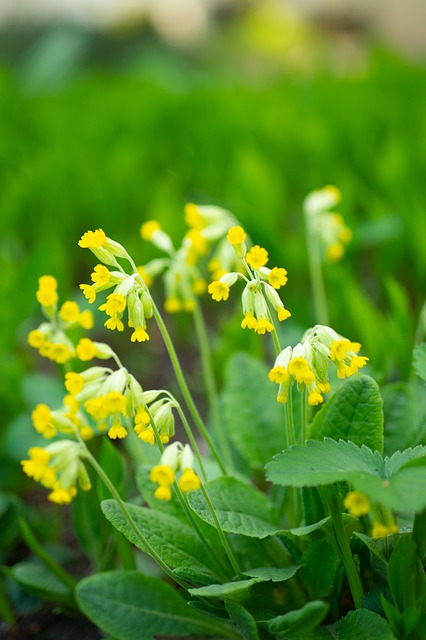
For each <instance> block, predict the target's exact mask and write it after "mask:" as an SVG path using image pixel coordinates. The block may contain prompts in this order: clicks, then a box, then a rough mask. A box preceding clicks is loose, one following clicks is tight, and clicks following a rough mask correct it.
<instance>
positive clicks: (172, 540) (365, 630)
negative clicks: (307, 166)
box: [22, 187, 426, 640]
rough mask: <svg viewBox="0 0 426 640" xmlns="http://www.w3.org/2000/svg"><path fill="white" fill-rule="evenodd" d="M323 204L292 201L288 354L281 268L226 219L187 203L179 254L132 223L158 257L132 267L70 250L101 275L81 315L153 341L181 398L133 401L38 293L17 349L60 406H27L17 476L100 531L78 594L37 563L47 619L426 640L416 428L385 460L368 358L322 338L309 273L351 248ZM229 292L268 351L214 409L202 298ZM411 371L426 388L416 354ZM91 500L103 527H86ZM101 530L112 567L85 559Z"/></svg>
mask: <svg viewBox="0 0 426 640" xmlns="http://www.w3.org/2000/svg"><path fill="white" fill-rule="evenodd" d="M339 198H340V194H339V192H338V190H337V189H336V188H335V187H326V188H324V189H321V190H318V191H315V192H313V193H312V194H310V195H309V196H308V198H307V199H306V201H305V214H306V229H307V238H308V248H309V257H310V261H311V274H312V280H313V288H314V299H313V300H314V305H315V311H316V315H317V317H318V320H319V321H320V322H321V323H320V324H316V325H315V326H314V327H312V328H308V329H307V330H306V331H305V333H304V334H303V335H302V336H301V339H300V341H299V342H298V343H297V344H295V345H289V344H287V339H286V331H285V325H284V328H283V326H282V323H284V322H285V321H286V320H287V319H288V318H289V317H290V315H291V314H290V311H289V310H288V309H287V308H286V307H285V305H284V302H283V300H282V296H281V290H282V287H284V286H285V285H286V284H287V280H288V274H287V271H286V269H285V268H284V267H283V266H272V267H269V266H267V264H268V252H267V250H266V249H265V248H263V247H260V246H259V245H253V243H252V242H251V240H250V238H248V236H247V234H246V232H245V230H244V229H243V228H242V226H241V225H240V224H239V223H238V220H236V219H235V217H234V216H233V215H232V214H231V213H230V212H228V211H225V210H224V209H221V208H219V207H212V206H197V205H194V204H190V205H187V207H186V212H185V217H186V222H187V224H188V227H189V228H188V231H187V233H186V234H185V236H184V238H183V240H182V244H181V246H180V247H179V248H178V249H176V248H175V247H174V245H173V242H172V239H171V238H170V236H169V235H168V234H167V233H166V232H165V231H164V230H163V229H162V228H161V226H160V224H159V223H158V222H157V221H148V222H145V223H144V224H143V225H142V227H141V236H142V238H143V239H144V240H146V241H150V242H151V243H152V244H153V245H154V246H155V247H157V248H158V249H159V250H160V251H161V252H162V253H163V256H162V257H159V258H155V259H154V260H152V261H150V262H148V263H146V264H144V265H143V266H139V267H138V266H137V265H136V263H135V262H134V260H133V259H132V257H131V256H130V255H129V254H128V252H127V251H126V249H125V248H124V247H123V246H122V245H121V244H119V243H118V242H116V241H115V240H112V239H111V238H109V237H108V236H107V235H106V234H105V233H104V231H103V230H101V229H98V230H96V231H88V232H86V233H84V235H83V236H82V237H81V239H80V241H79V245H80V247H82V248H87V249H89V250H91V251H92V252H93V254H94V255H95V257H96V258H97V260H98V261H99V262H98V264H96V266H95V267H94V270H93V273H92V274H91V283H90V284H82V285H80V288H81V290H82V292H83V294H84V296H85V298H86V299H87V301H88V302H89V303H90V304H93V303H95V302H97V301H98V296H99V297H100V296H102V303H101V304H100V305H99V306H98V309H99V310H100V311H101V312H104V313H105V315H106V319H105V321H104V325H105V327H106V328H107V329H108V330H110V331H118V332H122V333H124V332H125V331H126V327H125V324H127V325H128V327H129V328H130V340H131V342H133V343H144V342H147V341H149V340H150V335H151V333H152V327H153V325H154V323H155V324H156V325H157V328H158V331H159V333H160V335H161V337H162V338H163V341H164V344H165V346H166V349H167V351H168V354H169V357H170V362H171V365H172V368H173V370H174V372H175V375H176V379H177V383H178V386H179V391H180V393H179V397H177V396H175V394H172V393H171V392H170V391H169V390H167V389H150V388H145V382H144V386H142V384H141V382H140V381H139V380H138V379H137V377H136V376H135V375H134V374H133V373H131V372H130V371H128V369H127V367H126V366H124V364H123V363H122V362H121V360H120V358H119V356H118V354H117V353H116V352H115V351H114V350H113V349H112V348H111V347H110V346H109V345H108V344H107V343H105V342H98V341H93V340H91V339H90V338H88V337H83V338H80V339H79V340H74V339H73V337H72V330H73V328H75V327H76V326H78V327H80V328H83V329H85V330H90V329H91V328H92V326H93V317H92V314H91V313H90V311H88V310H85V311H80V307H79V306H78V305H77V303H75V302H73V301H66V302H64V303H63V304H62V306H60V307H59V306H58V293H57V281H56V279H55V278H54V277H53V276H50V275H45V276H42V277H41V278H40V279H39V289H38V291H37V299H38V301H39V302H40V304H41V308H42V312H43V314H44V317H45V319H44V321H43V322H42V323H41V324H40V325H39V326H38V328H37V329H34V330H32V331H31V332H30V334H29V336H28V341H29V344H30V345H31V346H32V347H34V348H36V349H38V351H39V353H40V355H41V356H43V357H46V358H49V359H50V360H52V361H54V362H56V363H58V364H60V365H61V366H63V374H64V385H65V389H66V394H65V396H64V399H63V403H62V406H60V407H56V408H51V407H50V406H48V405H47V404H45V403H39V404H38V405H37V406H36V407H35V409H34V411H33V413H32V421H33V425H34V427H35V429H36V431H37V432H38V433H39V434H41V436H43V437H44V438H45V439H47V440H49V441H50V442H49V444H47V445H46V446H34V447H32V448H30V450H29V452H28V457H27V458H26V459H24V460H23V461H22V468H23V471H24V472H25V474H26V475H27V476H30V477H31V478H33V479H34V480H36V481H37V482H40V483H41V484H42V485H43V486H44V487H45V488H46V489H47V490H48V498H49V500H51V501H53V502H55V503H58V504H70V503H71V505H72V508H74V518H75V522H76V523H77V524H76V528H78V529H80V530H81V529H82V528H86V530H89V533H90V535H91V536H92V537H93V535H94V534H93V531H94V530H96V527H98V528H99V530H100V531H101V532H102V533H101V534H100V536H99V541H98V543H97V544H96V545H95V546H96V552H95V553H94V554H92V556H93V557H96V558H97V562H94V563H93V564H94V565H95V566H96V564H97V566H98V569H99V570H98V572H95V573H94V574H93V575H91V576H89V577H83V578H76V577H75V576H71V575H70V574H68V573H67V572H66V571H65V569H64V567H62V566H60V565H59V564H58V563H57V562H56V561H55V560H53V559H52V558H49V556H47V554H46V553H45V552H43V553H42V554H41V556H40V557H42V559H43V560H44V562H45V564H46V572H47V573H46V575H47V576H48V577H47V578H46V579H45V582H44V584H45V591H46V592H47V593H48V595H49V593H50V596H52V593H53V592H54V591H55V588H54V585H55V584H57V583H58V581H59V583H60V585H61V589H62V590H61V596H62V602H63V603H65V605H66V606H69V607H75V608H78V609H79V610H80V611H81V612H82V613H83V614H84V615H86V616H87V617H88V618H89V619H90V620H92V621H93V622H95V623H96V624H97V625H98V626H99V627H100V628H101V629H102V630H103V631H105V632H106V633H108V634H110V635H112V636H113V637H115V638H119V639H122V640H127V639H129V640H130V639H131V638H135V637H138V638H147V639H148V638H152V637H153V636H155V637H157V636H172V637H184V636H211V637H216V638H231V639H232V638H236V639H237V638H246V639H248V640H257V639H258V638H299V639H300V638H309V639H312V640H315V639H318V640H320V639H322V638H333V637H340V638H347V639H348V640H350V639H352V638H353V639H355V638H367V637H370V638H373V637H374V638H377V639H378V638H380V639H383V640H385V639H387V638H400V639H404V638H413V639H414V638H424V637H426V635H425V634H426V579H425V574H424V569H423V564H422V563H423V561H424V559H425V554H426V533H425V532H426V527H425V525H426V492H425V491H424V482H425V480H426V447H425V446H423V445H422V444H420V442H421V441H422V438H423V435H422V433H421V431H419V430H417V435H416V436H414V428H413V432H412V433H413V440H416V442H411V443H410V444H414V445H416V444H417V446H414V447H413V448H408V449H405V450H404V451H400V450H399V448H398V447H395V449H394V451H389V447H386V446H385V445H386V440H385V434H386V430H385V428H384V416H383V400H382V397H381V393H380V389H379V386H378V384H377V382H376V381H375V380H374V379H373V378H372V377H370V376H369V375H365V374H364V373H359V371H360V370H361V369H363V368H364V367H366V366H367V365H368V358H367V357H366V356H364V355H360V352H361V345H360V344H359V343H358V342H355V341H352V340H351V339H348V338H346V337H344V336H342V335H340V334H339V333H338V332H337V331H336V330H335V329H333V328H331V327H330V326H328V325H329V323H328V310H327V301H326V297H325V287H324V282H323V279H322V264H323V262H324V260H331V261H336V260H338V259H340V258H341V257H342V255H343V253H344V246H345V244H347V243H348V242H349V241H350V238H351V232H350V230H349V229H348V227H346V226H345V224H344V222H343V219H342V218H341V216H339V215H338V214H335V213H332V212H331V211H330V209H331V208H332V207H333V206H334V205H335V204H336V203H337V202H338V200H339ZM205 267H207V268H208V269H210V272H211V273H212V281H211V282H210V284H208V285H207V283H206V278H205V276H203V273H204V269H205ZM160 276H161V277H162V278H163V279H164V286H165V303H164V307H165V310H166V311H167V312H169V313H177V312H184V313H188V314H190V315H191V316H192V318H193V321H194V328H195V329H194V331H195V335H196V336H197V338H198V341H199V342H198V344H199V353H200V362H201V368H202V374H203V375H202V380H203V382H204V384H205V392H206V398H207V403H208V406H209V412H208V415H209V420H208V426H207V425H206V422H205V419H204V418H203V416H202V415H201V413H200V411H199V410H198V408H197V406H196V403H195V401H194V398H193V392H192V391H191V389H190V385H189V384H188V382H187V378H186V376H185V374H184V371H183V368H182V366H181V364H180V361H179V358H178V355H177V352H176V350H175V347H174V344H173V341H172V339H171V337H170V334H169V332H168V329H167V327H166V324H165V322H164V320H163V317H162V314H161V313H160V311H159V309H158V306H157V304H156V302H155V301H154V297H153V294H152V288H151V287H152V282H153V280H154V279H155V278H158V277H160ZM240 283H242V285H243V289H242V292H241V303H242V314H243V315H242V320H241V328H242V329H248V330H252V331H253V332H254V333H255V334H257V335H258V336H259V340H262V339H263V340H265V339H268V338H269V336H270V337H271V340H270V347H271V348H273V349H274V350H275V354H274V355H272V352H269V351H267V352H266V353H267V356H266V357H267V365H265V363H264V362H262V361H260V360H259V359H257V358H255V357H253V356H252V355H250V354H248V353H247V352H237V353H234V354H231V355H230V357H229V359H228V364H227V368H226V371H225V376H224V378H225V380H224V385H223V388H222V389H221V392H220V394H219V393H218V390H217V383H216V380H215V373H214V366H213V360H212V354H211V349H210V341H209V339H208V333H207V330H206V326H205V324H204V320H203V314H202V311H201V306H200V303H199V299H198V298H199V296H200V295H201V294H203V293H204V291H205V290H206V289H207V291H208V293H209V294H210V295H211V297H212V299H213V300H214V301H216V302H219V303H220V302H222V301H227V300H228V299H229V298H230V297H231V289H233V290H235V289H238V286H239V284H240ZM104 292H105V293H106V299H104V297H103V295H104ZM283 341H285V343H286V346H285V347H284V348H283V347H282V342H283ZM141 348H142V347H141ZM415 354H416V355H415V366H416V370H417V372H418V374H419V375H420V376H421V377H422V378H423V379H426V366H425V362H426V352H425V345H420V346H419V347H417V349H416V352H415ZM92 360H95V361H96V360H100V361H102V362H104V361H105V362H106V361H108V363H109V366H100V364H91V363H92ZM147 383H149V381H147ZM275 385H278V391H277V393H276V386H275ZM328 394H330V397H329V399H326V396H327V395H328ZM400 401H401V396H400V395H399V396H398V393H396V394H395V395H394V402H395V403H397V402H400ZM176 420H178V423H177V422H176ZM407 428H408V427H407ZM416 428H417V427H416ZM177 429H179V432H181V433H182V436H183V437H182V439H184V440H185V443H182V442H181V441H180V440H178V439H176V433H175V432H176V430H177ZM120 441H122V444H121V442H120ZM401 441H403V439H402V438H401ZM112 443H114V444H115V445H117V446H113V444H112ZM384 450H386V451H387V452H388V453H389V454H390V455H385V456H384V455H383V453H384ZM202 451H204V453H202ZM123 461H125V462H126V465H127V466H128V469H129V470H130V478H127V480H126V478H125V476H124V464H123ZM94 485H96V489H97V492H98V496H99V497H100V499H101V509H102V512H103V515H104V516H105V518H106V521H108V522H106V521H103V524H102V525H99V523H98V522H97V523H96V525H92V524H90V523H89V524H88V523H87V522H86V521H85V519H86V518H87V516H88V511H87V505H91V506H89V510H90V509H92V508H94V507H93V505H94V504H95V503H96V502H97V499H96V497H95V498H94V502H93V500H92V501H91V502H87V501H86V498H87V500H89V498H88V496H89V495H91V494H93V493H94V491H93V488H92V487H94ZM126 493H127V495H128V497H127V499H126V497H125V496H126ZM95 513H96V511H95ZM98 515H99V518H102V515H101V513H100V512H99V514H98ZM91 527H92V530H91V531H90V529H91ZM105 527H107V531H108V533H107V534H105ZM111 527H112V528H111ZM112 531H116V532H117V538H116V545H117V549H118V555H117V560H116V562H117V563H119V568H117V566H116V564H115V562H110V563H109V564H107V565H102V563H101V562H99V558H100V557H101V556H102V555H103V554H104V553H105V549H103V548H102V544H105V543H106V541H109V544H110V541H111V539H110V537H108V536H111V532H112ZM86 538H87V535H86ZM27 540H28V541H29V544H30V545H31V544H32V546H33V550H37V546H36V545H35V543H34V541H33V543H31V541H32V538H31V534H30V533H28V536H27ZM126 541H128V543H129V544H128V545H127V543H126ZM135 548H136V549H135ZM141 552H142V553H141ZM89 555H90V554H89ZM93 557H92V559H93ZM145 557H148V558H150V559H151V561H153V563H154V564H146V562H144V561H143V558H145ZM108 567H112V568H110V570H108V571H105V568H108ZM403 567H405V568H404V570H403ZM49 579H50V580H51V581H52V583H51V584H52V586H51V587H49ZM28 580H29V581H30V582H31V578H28V576H27V581H28ZM35 581H36V578H34V579H33V582H35ZM46 585H47V586H46Z"/></svg>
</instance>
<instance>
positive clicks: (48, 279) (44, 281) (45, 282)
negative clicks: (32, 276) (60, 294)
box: [38, 276, 58, 291]
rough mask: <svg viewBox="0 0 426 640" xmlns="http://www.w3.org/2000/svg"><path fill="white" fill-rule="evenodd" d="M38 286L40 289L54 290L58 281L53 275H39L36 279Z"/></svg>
mask: <svg viewBox="0 0 426 640" xmlns="http://www.w3.org/2000/svg"><path fill="white" fill-rule="evenodd" d="M38 288H39V289H40V291H56V289H57V288H58V282H57V280H56V278H54V277H53V276H41V277H40V278H39V279H38Z"/></svg>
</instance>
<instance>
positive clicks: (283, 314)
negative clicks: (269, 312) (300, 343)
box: [277, 307, 291, 322]
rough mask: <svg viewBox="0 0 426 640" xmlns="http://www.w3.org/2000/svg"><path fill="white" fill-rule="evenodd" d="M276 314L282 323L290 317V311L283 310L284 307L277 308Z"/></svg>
mask: <svg viewBox="0 0 426 640" xmlns="http://www.w3.org/2000/svg"><path fill="white" fill-rule="evenodd" d="M277 314H278V320H279V321H280V322H283V320H287V318H290V316H291V313H290V311H289V310H288V309H285V308H284V307H278V309H277Z"/></svg>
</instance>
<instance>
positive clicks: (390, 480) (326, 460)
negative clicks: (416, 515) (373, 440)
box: [266, 438, 426, 512]
mask: <svg viewBox="0 0 426 640" xmlns="http://www.w3.org/2000/svg"><path fill="white" fill-rule="evenodd" d="M425 452H426V449H425V448H424V447H420V446H419V447H416V448H415V449H412V450H411V449H409V450H407V451H405V452H402V453H400V452H397V453H395V454H394V455H393V456H392V457H391V458H390V459H388V458H386V459H383V458H382V457H381V455H380V454H379V452H378V451H375V452H373V451H371V450H370V449H368V448H367V447H365V446H364V445H363V446H361V447H358V446H356V445H355V444H354V443H352V442H344V441H343V440H340V441H339V442H336V441H335V440H332V439H331V438H325V439H324V442H319V441H316V440H308V441H307V443H306V445H304V446H302V445H297V446H294V447H291V448H290V449H287V450H286V451H283V452H282V453H281V454H279V455H277V456H276V457H275V459H274V460H273V461H272V462H270V463H269V464H268V465H267V466H266V470H267V477H268V479H269V480H270V481H271V482H273V483H275V484H282V485H284V486H292V487H303V486H318V485H327V484H333V483H336V482H340V481H343V480H344V481H347V482H350V483H352V484H353V486H354V488H355V489H357V490H358V491H361V492H363V493H365V494H366V495H367V496H368V497H369V498H370V500H371V501H372V502H379V503H380V504H382V505H383V506H385V507H388V508H390V509H393V510H396V511H402V512H404V511H410V510H412V511H419V510H421V509H423V508H424V507H425V506H426V492H425V491H424V489H423V487H424V484H425V482H426V457H425V455H424V454H425Z"/></svg>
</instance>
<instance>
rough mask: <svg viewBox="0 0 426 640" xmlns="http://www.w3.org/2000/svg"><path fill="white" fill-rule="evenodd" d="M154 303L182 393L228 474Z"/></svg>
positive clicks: (156, 316)
mask: <svg viewBox="0 0 426 640" xmlns="http://www.w3.org/2000/svg"><path fill="white" fill-rule="evenodd" d="M152 305H153V313H154V317H155V320H156V321H157V324H158V328H159V329H160V333H161V335H162V337H163V340H164V343H165V345H166V348H167V351H168V353H169V357H170V360H171V363H172V366H173V369H174V372H175V375H176V378H177V381H178V384H179V387H180V390H181V392H182V395H183V397H184V399H185V402H186V404H187V406H188V409H189V412H190V413H191V415H192V418H193V420H194V422H195V424H196V425H197V427H198V429H199V431H200V433H201V435H202V436H203V438H204V440H205V441H206V443H207V445H208V447H209V449H210V451H211V452H212V454H213V456H214V458H215V460H216V462H217V463H218V465H219V468H220V470H221V471H222V473H223V474H224V475H226V469H225V467H224V465H223V462H222V460H221V459H220V456H219V454H218V452H217V450H216V447H215V445H214V443H213V441H212V439H211V437H210V434H209V432H208V431H207V429H206V427H205V425H204V423H203V421H202V419H201V416H200V414H199V412H198V409H197V407H196V406H195V403H194V400H193V398H192V395H191V392H190V390H189V388H188V385H187V383H186V380H185V376H184V374H183V371H182V367H181V366H180V362H179V359H178V357H177V353H176V350H175V348H174V345H173V342H172V340H171V338H170V335H169V332H168V331H167V327H166V325H165V324H164V321H163V318H162V317H161V314H160V312H159V311H158V308H157V306H156V305H155V303H154V301H153V302H152Z"/></svg>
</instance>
